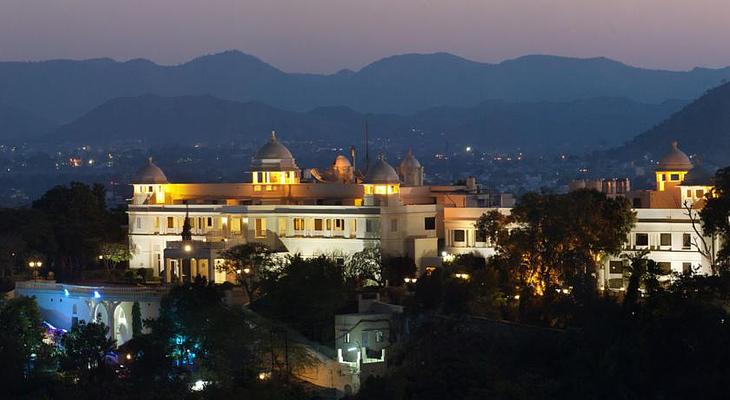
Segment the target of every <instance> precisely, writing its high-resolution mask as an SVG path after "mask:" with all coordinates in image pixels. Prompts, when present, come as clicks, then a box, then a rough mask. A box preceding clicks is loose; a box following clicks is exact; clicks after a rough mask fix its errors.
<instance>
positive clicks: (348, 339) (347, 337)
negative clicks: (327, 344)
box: [345, 332, 350, 343]
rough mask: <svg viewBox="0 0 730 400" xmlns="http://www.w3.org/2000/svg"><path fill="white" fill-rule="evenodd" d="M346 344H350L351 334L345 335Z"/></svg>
mask: <svg viewBox="0 0 730 400" xmlns="http://www.w3.org/2000/svg"><path fill="white" fill-rule="evenodd" d="M345 343H350V332H347V333H345Z"/></svg>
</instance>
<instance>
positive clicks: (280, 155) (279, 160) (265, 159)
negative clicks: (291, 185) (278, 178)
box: [251, 131, 299, 171]
mask: <svg viewBox="0 0 730 400" xmlns="http://www.w3.org/2000/svg"><path fill="white" fill-rule="evenodd" d="M251 169H252V170H254V171H298V170H299V167H297V164H296V161H294V156H292V154H291V152H290V151H289V149H287V148H286V146H284V145H283V144H281V142H279V139H277V137H276V132H274V131H272V132H271V139H269V141H268V142H266V144H264V145H263V146H261V148H260V149H259V150H258V151H257V152H256V154H255V155H254V156H253V160H252V161H251Z"/></svg>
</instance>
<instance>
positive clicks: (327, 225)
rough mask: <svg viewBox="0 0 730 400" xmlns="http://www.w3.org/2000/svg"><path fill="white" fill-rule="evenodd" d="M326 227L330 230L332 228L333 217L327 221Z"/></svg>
mask: <svg viewBox="0 0 730 400" xmlns="http://www.w3.org/2000/svg"><path fill="white" fill-rule="evenodd" d="M325 227H326V229H327V230H328V231H331V230H332V220H331V219H328V220H326V221H325Z"/></svg>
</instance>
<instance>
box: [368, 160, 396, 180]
mask: <svg viewBox="0 0 730 400" xmlns="http://www.w3.org/2000/svg"><path fill="white" fill-rule="evenodd" d="M365 183H374V184H393V183H400V179H398V174H397V173H396V172H395V169H393V167H391V166H390V164H388V163H387V162H386V161H385V158H384V157H383V155H382V154H381V155H380V156H378V161H376V162H375V164H374V165H373V166H372V167H370V169H368V173H367V174H366V175H365Z"/></svg>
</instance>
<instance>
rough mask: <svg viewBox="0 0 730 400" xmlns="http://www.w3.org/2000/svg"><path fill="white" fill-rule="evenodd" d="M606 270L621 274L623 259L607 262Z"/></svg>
mask: <svg viewBox="0 0 730 400" xmlns="http://www.w3.org/2000/svg"><path fill="white" fill-rule="evenodd" d="M608 272H610V273H612V274H623V272H624V262H623V261H611V262H609V263H608Z"/></svg>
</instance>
